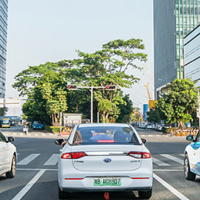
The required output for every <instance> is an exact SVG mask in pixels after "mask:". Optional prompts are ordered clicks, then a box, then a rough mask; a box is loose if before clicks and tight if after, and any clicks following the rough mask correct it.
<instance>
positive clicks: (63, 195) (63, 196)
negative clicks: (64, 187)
mask: <svg viewBox="0 0 200 200" xmlns="http://www.w3.org/2000/svg"><path fill="white" fill-rule="evenodd" d="M70 196H71V195H70V193H69V192H63V191H61V190H60V188H59V186H58V197H59V199H69V198H70Z"/></svg>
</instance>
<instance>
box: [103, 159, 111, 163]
mask: <svg viewBox="0 0 200 200" xmlns="http://www.w3.org/2000/svg"><path fill="white" fill-rule="evenodd" d="M103 161H104V162H106V163H109V162H111V159H110V158H105V159H104V160H103Z"/></svg>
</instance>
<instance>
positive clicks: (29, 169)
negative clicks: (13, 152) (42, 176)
mask: <svg viewBox="0 0 200 200" xmlns="http://www.w3.org/2000/svg"><path fill="white" fill-rule="evenodd" d="M16 170H18V171H40V170H45V171H48V170H49V171H58V170H57V169H37V168H34V169H32V168H16Z"/></svg>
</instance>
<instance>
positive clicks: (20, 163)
mask: <svg viewBox="0 0 200 200" xmlns="http://www.w3.org/2000/svg"><path fill="white" fill-rule="evenodd" d="M39 155H40V154H31V155H29V156H27V157H26V158H24V159H23V160H21V161H20V162H18V163H17V165H28V164H29V163H30V162H31V161H33V160H34V159H35V158H37V157H38V156H39Z"/></svg>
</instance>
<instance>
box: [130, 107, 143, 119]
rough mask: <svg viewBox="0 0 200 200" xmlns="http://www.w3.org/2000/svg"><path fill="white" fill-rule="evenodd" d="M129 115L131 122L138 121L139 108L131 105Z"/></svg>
mask: <svg viewBox="0 0 200 200" xmlns="http://www.w3.org/2000/svg"><path fill="white" fill-rule="evenodd" d="M130 117H131V120H132V121H133V122H138V121H139V119H140V117H141V113H140V108H138V107H133V109H132V113H131V115H130Z"/></svg>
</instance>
